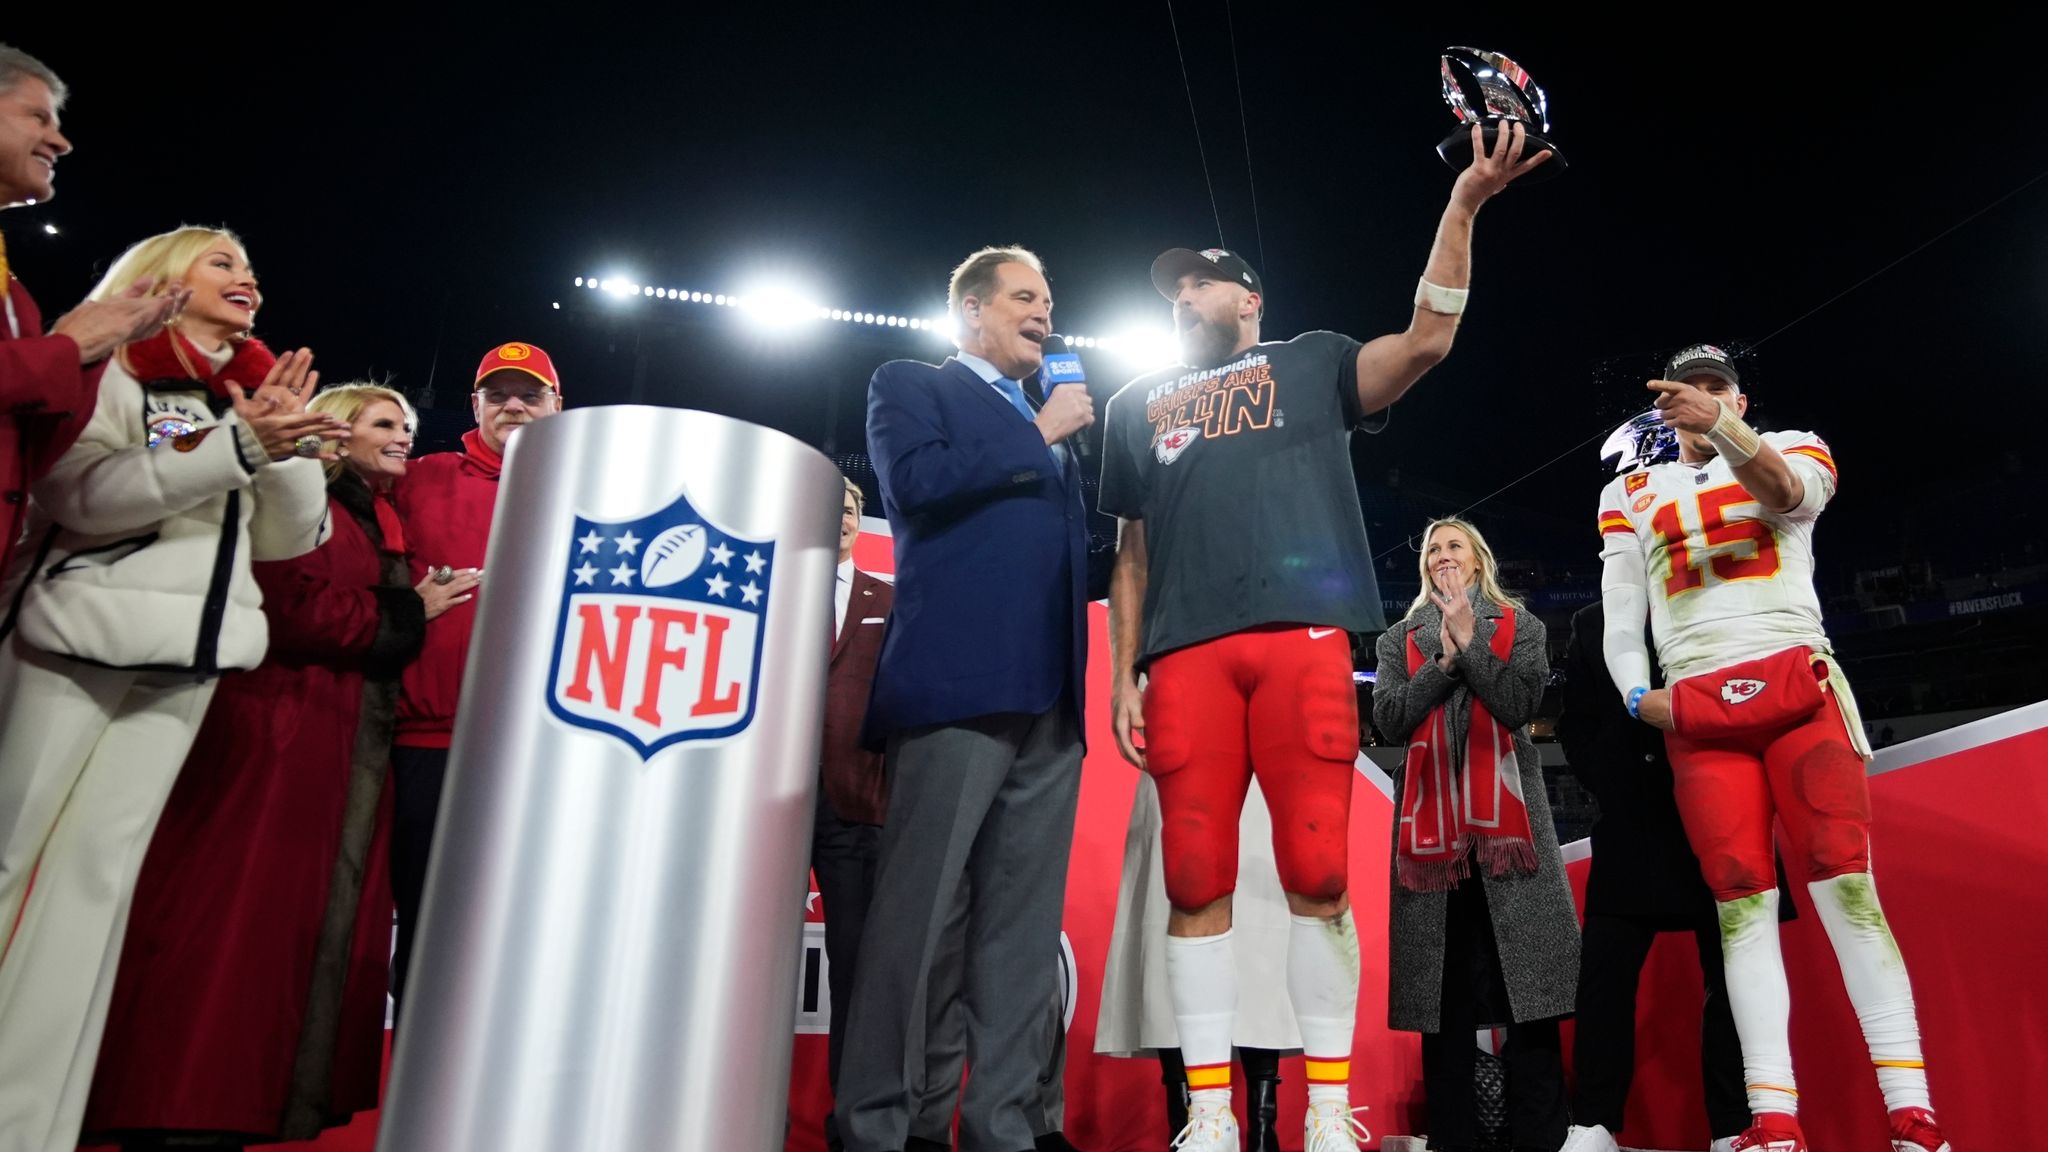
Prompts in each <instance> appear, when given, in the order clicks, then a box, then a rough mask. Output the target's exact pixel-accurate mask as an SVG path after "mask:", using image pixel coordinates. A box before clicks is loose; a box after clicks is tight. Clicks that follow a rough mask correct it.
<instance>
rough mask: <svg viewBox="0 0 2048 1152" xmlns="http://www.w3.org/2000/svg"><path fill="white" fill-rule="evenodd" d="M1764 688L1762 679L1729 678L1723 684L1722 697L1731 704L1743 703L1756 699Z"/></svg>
mask: <svg viewBox="0 0 2048 1152" xmlns="http://www.w3.org/2000/svg"><path fill="white" fill-rule="evenodd" d="M1763 690H1764V682H1763V681H1761V680H1729V681H1727V682H1725V683H1723V684H1722V685H1721V699H1723V700H1726V701H1727V702H1729V703H1730V704H1741V703H1743V702H1745V701H1748V700H1754V699H1756V697H1757V693H1759V692H1762V691H1763Z"/></svg>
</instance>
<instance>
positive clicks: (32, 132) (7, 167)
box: [0, 44, 188, 569]
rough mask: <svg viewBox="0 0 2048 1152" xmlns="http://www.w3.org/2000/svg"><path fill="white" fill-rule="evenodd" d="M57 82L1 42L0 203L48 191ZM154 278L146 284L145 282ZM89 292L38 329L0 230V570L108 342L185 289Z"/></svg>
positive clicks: (155, 322)
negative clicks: (94, 297) (112, 294)
mask: <svg viewBox="0 0 2048 1152" xmlns="http://www.w3.org/2000/svg"><path fill="white" fill-rule="evenodd" d="M66 94H67V93H66V92H65V88H64V82H63V81H62V80H59V79H57V74H56V73H54V72H52V71H50V69H49V68H48V67H47V66H45V65H44V64H43V63H42V61H40V60H37V59H36V58H35V57H33V56H30V55H29V54H28V53H26V52H23V51H21V50H20V49H18V48H11V47H9V46H7V45H5V44H0V209H6V208H18V207H21V206H22V205H25V204H39V203H41V202H42V201H44V200H48V199H49V198H50V197H52V196H54V195H56V189H57V186H56V178H57V160H58V158H59V157H61V156H64V155H66V154H68V153H69V152H70V151H71V141H70V140H68V139H66V138H65V136H64V133H63V132H62V131H60V130H59V129H58V127H57V114H58V113H59V112H60V111H61V110H62V109H63V107H64V97H65V95H66ZM152 287H153V286H152ZM146 291H147V290H144V292H141V293H134V294H130V295H126V296H121V297H117V298H115V299H112V300H101V301H87V302H86V303H84V304H80V305H79V306H78V307H76V308H74V309H72V310H71V312H70V313H68V314H67V315H65V316H64V317H63V318H62V319H60V320H58V321H57V324H56V326H55V327H54V328H52V329H51V330H50V332H49V334H48V335H44V333H43V314H42V313H41V312H40V311H38V310H37V309H36V302H35V301H34V300H33V299H31V298H30V296H29V294H28V289H26V288H24V287H22V286H21V282H20V281H18V280H16V279H15V278H14V275H13V273H12V272H11V271H10V270H9V269H8V266H7V240H6V238H5V237H4V236H0V569H5V568H6V566H7V558H8V556H9V555H11V554H12V553H13V551H14V545H15V543H16V540H17V538H18V537H19V536H20V535H21V523H22V514H23V513H24V512H25V511H27V508H28V486H29V484H30V483H31V482H32V481H34V480H36V479H39V478H40V477H41V476H42V475H43V474H44V473H46V472H48V471H49V470H50V466H51V465H52V464H55V463H56V462H57V458H58V457H59V456H62V455H63V454H64V450H65V449H66V448H69V447H71V443H72V441H74V440H76V439H78V433H79V432H80V431H81V430H83V429H84V428H85V422H86V421H87V420H89V419H91V418H92V409H93V404H94V403H95V402H96V401H97V400H98V399H99V392H100V371H101V369H102V368H103V367H105V364H106V359H107V357H108V356H110V355H112V354H113V352H114V350H115V349H116V348H119V347H120V346H121V345H123V344H126V343H127V342H129V341H131V340H140V339H142V338H143V337H145V336H149V335H152V334H154V333H155V332H156V330H157V329H159V328H161V327H163V324H164V321H165V320H166V319H168V318H170V317H171V316H172V315H174V314H175V313H176V311H177V309H178V308H180V307H182V306H183V304H184V302H185V298H186V296H187V295H188V293H186V292H184V291H183V290H181V289H180V290H173V291H171V292H168V293H165V294H164V295H161V296H151V295H147V294H145V293H146Z"/></svg>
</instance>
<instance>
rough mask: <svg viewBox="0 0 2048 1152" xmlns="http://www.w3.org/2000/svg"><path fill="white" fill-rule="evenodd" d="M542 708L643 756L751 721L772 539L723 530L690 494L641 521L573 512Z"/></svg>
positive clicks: (740, 728) (715, 736)
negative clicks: (604, 518)
mask: <svg viewBox="0 0 2048 1152" xmlns="http://www.w3.org/2000/svg"><path fill="white" fill-rule="evenodd" d="M572 536H573V538H574V543H573V544H572V545H571V546H570V548H569V562H568V565H567V571H566V572H565V573H564V574H563V577H562V607H561V613H560V616H559V617H558V619H557V622H556V624H555V656H554V666H553V668H552V669H551V670H550V671H549V673H548V683H549V690H548V707H549V708H551V709H552V710H553V711H554V713H555V715H556V716H557V717H560V718H561V719H562V720H563V721H565V722H566V723H569V724H574V725H576V726H577V727H579V728H589V729H593V730H595V731H598V732H603V733H605V734H607V735H610V736H616V737H618V738H619V739H620V740H622V741H624V742H625V743H626V744H627V745H628V746H630V747H631V748H632V749H633V750H634V751H635V752H638V753H639V754H640V758H641V759H642V760H645V759H647V758H648V757H650V756H652V755H654V754H655V753H656V752H659V751H660V750H661V749H663V748H666V747H668V746H669V745H670V744H674V743H676V742H677V741H679V740H723V739H726V738H728V737H731V736H737V735H739V734H740V733H742V732H744V731H746V729H747V726H748V725H749V724H751V723H752V722H753V719H754V688H755V684H756V681H757V679H758V675H759V673H760V670H761V637H762V634H763V633H764V631H765V630H766V628H767V621H768V582H769V577H770V576H771V575H772V574H773V572H774V567H775V544H774V542H773V541H769V540H743V539H741V538H740V537H738V536H734V535H732V534H731V533H729V532H723V531H720V530H719V529H718V528H716V527H714V526H713V525H712V524H711V523H710V522H708V521H707V520H705V519H704V518H703V517H702V516H700V515H698V514H697V512H696V510H695V509H693V508H691V507H690V501H689V498H688V497H687V496H678V497H677V498H676V501H675V503H673V504H671V505H669V506H668V507H666V508H663V509H662V510H661V511H659V512H655V513H653V514H652V515H648V516H642V517H640V518H639V519H637V520H622V521H611V522H606V521H600V520H590V519H586V518H584V517H582V516H578V517H576V518H575V525H574V527H573V530H572Z"/></svg>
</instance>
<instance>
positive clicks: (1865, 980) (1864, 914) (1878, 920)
mask: <svg viewBox="0 0 2048 1152" xmlns="http://www.w3.org/2000/svg"><path fill="white" fill-rule="evenodd" d="M1806 890H1807V892H1809V893H1811V894H1812V896H1813V907H1814V911H1816V912H1818V913H1820V922H1821V925H1822V926H1823V927H1825V928H1826V929H1827V930H1828V942H1829V943H1831V944H1833V945H1834V946H1835V962H1836V963H1838V964H1840V965H1841V967H1842V983H1844V984H1846V985H1848V987H1849V1003H1851V1004H1854V1005H1855V1006H1856V1019H1857V1021H1858V1022H1860V1023H1861V1024H1862V1025H1863V1041H1864V1043H1866V1044H1868V1045H1870V1062H1871V1063H1872V1064H1875V1065H1876V1066H1877V1086H1878V1087H1879V1088H1880V1089H1882V1090H1883V1091H1884V1106H1885V1110H1886V1111H1888V1112H1896V1111H1898V1110H1899V1109H1901V1108H1927V1109H1930V1110H1931V1109H1932V1108H1933V1104H1932V1102H1930V1101H1929V1099H1928V1096H1927V1065H1926V1064H1925V1063H1924V1062H1923V1061H1922V1060H1921V1055H1920V1020H1919V1017H1918V1016H1917V1015H1916V1013H1915V1012H1914V1008H1913V985H1912V984H1911V983H1910V982H1909V981H1908V980H1907V979H1906V960H1905V957H1903V956H1901V955H1899V945H1898V942H1897V941H1896V940H1894V939H1892V929H1891V924H1890V923H1889V922H1887V921H1886V920H1885V916H1884V909H1883V908H1882V907H1880V906H1879V904H1878V902H1877V884H1876V882H1875V881H1874V880H1872V878H1871V875H1870V873H1868V872H1851V873H1849V874H1848V875H1846V876H1836V877H1835V878H1833V879H1831V880H1816V881H1814V882H1813V883H1811V884H1808V885H1807V886H1806Z"/></svg>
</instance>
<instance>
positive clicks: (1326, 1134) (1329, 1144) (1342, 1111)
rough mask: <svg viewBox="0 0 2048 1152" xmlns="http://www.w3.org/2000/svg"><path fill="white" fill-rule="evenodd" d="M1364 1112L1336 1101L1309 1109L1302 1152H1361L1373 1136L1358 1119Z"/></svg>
mask: <svg viewBox="0 0 2048 1152" xmlns="http://www.w3.org/2000/svg"><path fill="white" fill-rule="evenodd" d="M1364 1111H1367V1109H1365V1108H1349V1107H1346V1106H1345V1105H1344V1104H1341V1103H1338V1102H1336V1101H1325V1102H1323V1103H1321V1104H1310V1105H1309V1106H1308V1117H1307V1121H1308V1135H1307V1138H1306V1139H1305V1140H1304V1142H1303V1144H1302V1152H1359V1146H1360V1145H1362V1144H1370V1143H1371V1141H1372V1133H1371V1132H1369V1131H1367V1130H1366V1127H1365V1125H1364V1124H1363V1123H1361V1122H1360V1121H1359V1119H1358V1114H1359V1113H1360V1112H1364Z"/></svg>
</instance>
